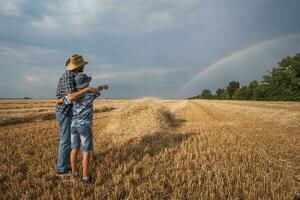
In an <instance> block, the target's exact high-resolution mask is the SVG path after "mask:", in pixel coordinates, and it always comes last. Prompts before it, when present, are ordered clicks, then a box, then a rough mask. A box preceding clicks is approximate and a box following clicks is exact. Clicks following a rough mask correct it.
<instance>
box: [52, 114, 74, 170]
mask: <svg viewBox="0 0 300 200" xmlns="http://www.w3.org/2000/svg"><path fill="white" fill-rule="evenodd" d="M55 116H56V119H57V120H58V121H59V125H60V138H59V147H58V158H57V164H56V170H57V172H61V173H64V172H66V171H67V170H69V169H70V152H71V120H72V117H73V116H72V114H70V116H66V115H64V114H62V113H60V112H56V113H55Z"/></svg>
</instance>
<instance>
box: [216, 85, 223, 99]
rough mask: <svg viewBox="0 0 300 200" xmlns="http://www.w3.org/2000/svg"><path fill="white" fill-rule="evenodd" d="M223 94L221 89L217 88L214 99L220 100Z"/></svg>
mask: <svg viewBox="0 0 300 200" xmlns="http://www.w3.org/2000/svg"><path fill="white" fill-rule="evenodd" d="M223 92H224V89H223V88H218V89H217V90H216V98H217V99H222V94H223Z"/></svg>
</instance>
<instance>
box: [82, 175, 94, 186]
mask: <svg viewBox="0 0 300 200" xmlns="http://www.w3.org/2000/svg"><path fill="white" fill-rule="evenodd" d="M82 181H83V182H84V183H87V184H91V183H94V181H95V180H94V179H93V178H92V177H91V176H88V177H83V178H82Z"/></svg>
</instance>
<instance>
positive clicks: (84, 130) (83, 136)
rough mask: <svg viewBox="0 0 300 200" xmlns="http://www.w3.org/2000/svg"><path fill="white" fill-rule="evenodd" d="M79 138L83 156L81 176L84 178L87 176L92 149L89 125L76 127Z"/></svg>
mask: <svg viewBox="0 0 300 200" xmlns="http://www.w3.org/2000/svg"><path fill="white" fill-rule="evenodd" d="M78 132H79V134H80V140H81V144H82V151H83V158H82V176H83V178H86V177H88V176H89V164H90V157H91V151H93V135H92V128H91V127H81V128H80V129H78Z"/></svg>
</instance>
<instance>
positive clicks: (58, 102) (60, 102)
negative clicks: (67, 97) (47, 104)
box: [55, 99, 63, 104]
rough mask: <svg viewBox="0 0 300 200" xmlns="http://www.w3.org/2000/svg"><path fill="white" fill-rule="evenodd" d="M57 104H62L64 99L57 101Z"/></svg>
mask: <svg viewBox="0 0 300 200" xmlns="http://www.w3.org/2000/svg"><path fill="white" fill-rule="evenodd" d="M55 102H56V104H62V103H63V102H62V99H55Z"/></svg>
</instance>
